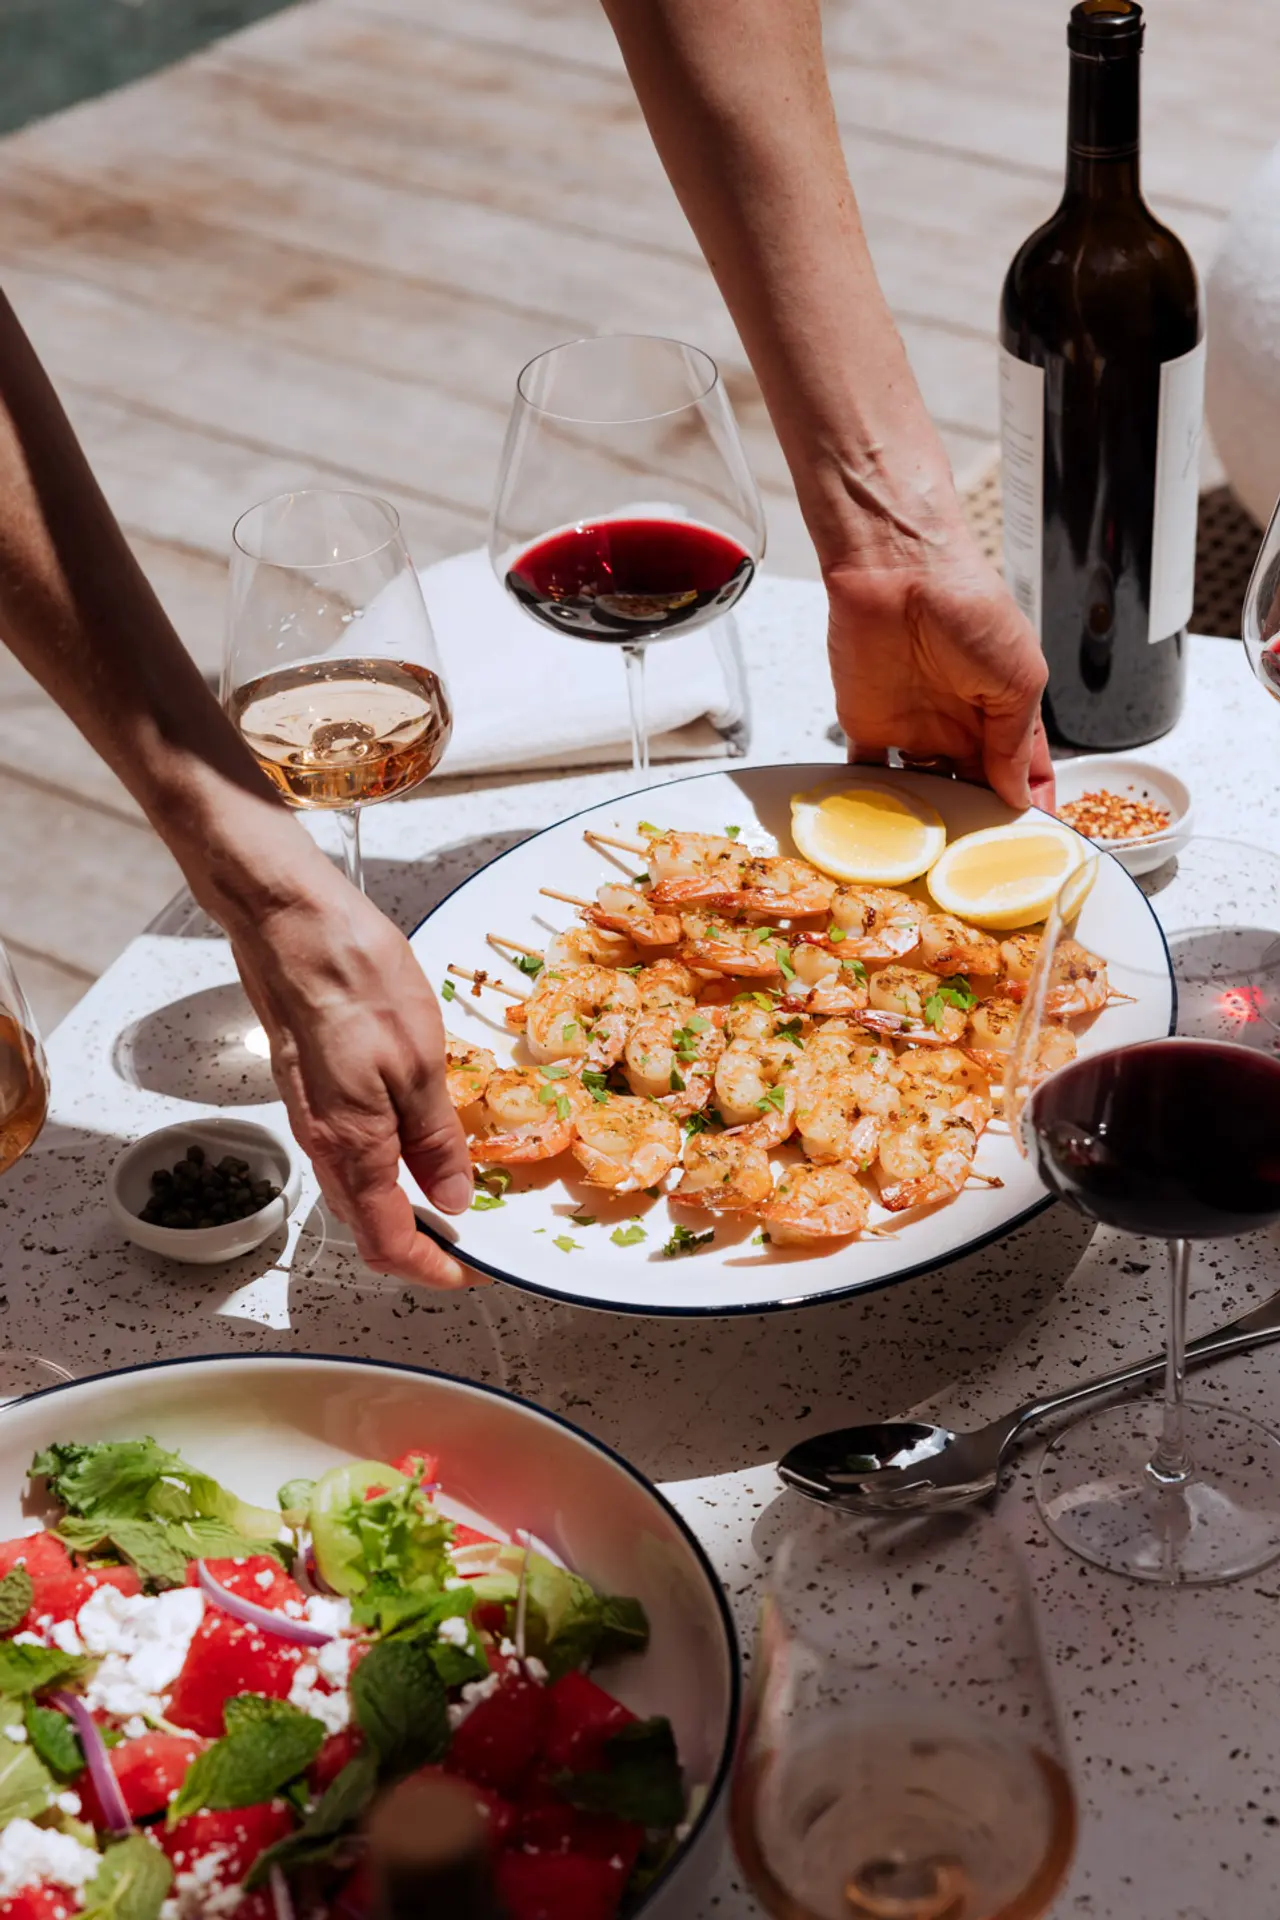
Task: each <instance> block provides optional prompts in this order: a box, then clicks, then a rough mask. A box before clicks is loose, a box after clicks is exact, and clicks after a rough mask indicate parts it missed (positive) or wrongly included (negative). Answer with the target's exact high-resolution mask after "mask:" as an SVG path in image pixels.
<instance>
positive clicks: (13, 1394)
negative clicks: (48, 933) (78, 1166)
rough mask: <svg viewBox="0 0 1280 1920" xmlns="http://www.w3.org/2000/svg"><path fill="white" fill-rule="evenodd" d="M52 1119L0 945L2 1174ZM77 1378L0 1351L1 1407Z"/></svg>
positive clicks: (24, 1010) (23, 1009) (29, 1022)
mask: <svg viewBox="0 0 1280 1920" xmlns="http://www.w3.org/2000/svg"><path fill="white" fill-rule="evenodd" d="M48 1115H49V1068H48V1064H47V1062H46V1060H45V1057H44V1047H43V1046H42V1044H41V1041H40V1030H39V1028H38V1027H37V1025H36V1019H35V1015H34V1014H33V1013H32V1011H31V1008H30V1006H29V1005H28V1002H27V997H26V995H25V994H24V993H23V991H22V985H21V982H20V981H19V979H18V976H17V974H16V973H15V972H14V970H13V966H12V963H11V962H10V959H9V956H8V954H7V953H6V952H5V949H4V946H3V944H0V1175H3V1174H7V1173H8V1172H9V1171H10V1169H11V1168H12V1167H15V1166H16V1165H17V1164H18V1162H19V1161H20V1160H21V1158H22V1156H23V1154H25V1153H26V1152H28V1151H29V1149H30V1148H31V1147H32V1146H33V1145H34V1143H35V1142H36V1140H37V1139H38V1138H39V1137H40V1133H41V1130H42V1128H43V1127H44V1123H45V1121H46V1119H47V1118H48ZM72 1377H73V1376H72V1375H71V1374H70V1373H68V1371H67V1369H66V1368H65V1367H62V1366H59V1365H58V1363H57V1361H56V1360H46V1359H44V1358H43V1357H42V1356H41V1355H40V1354H38V1353H28V1352H26V1351H25V1350H24V1349H23V1348H21V1347H0V1406H4V1405H6V1404H7V1403H8V1402H9V1401H10V1400H18V1399H20V1398H21V1397H22V1396H23V1395H24V1394H28V1393H37V1392H39V1390H40V1389H41V1388H42V1387H55V1386H62V1385H65V1384H66V1382H67V1381H68V1380H70V1379H71V1378H72Z"/></svg>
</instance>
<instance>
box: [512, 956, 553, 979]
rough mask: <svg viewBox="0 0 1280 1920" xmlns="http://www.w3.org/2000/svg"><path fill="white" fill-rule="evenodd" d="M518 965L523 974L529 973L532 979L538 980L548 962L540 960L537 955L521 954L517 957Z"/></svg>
mask: <svg viewBox="0 0 1280 1920" xmlns="http://www.w3.org/2000/svg"><path fill="white" fill-rule="evenodd" d="M516 965H517V966H518V967H519V969H520V971H521V973H527V974H528V975H529V977H530V979H533V980H536V979H537V977H538V975H539V974H540V973H541V972H542V969H543V967H544V966H545V965H546V962H545V961H544V960H541V959H539V957H538V955H537V954H536V953H519V954H517V955H516Z"/></svg>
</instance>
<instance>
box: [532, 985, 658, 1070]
mask: <svg viewBox="0 0 1280 1920" xmlns="http://www.w3.org/2000/svg"><path fill="white" fill-rule="evenodd" d="M639 1012H640V994H639V990H638V988H637V987H636V983H635V981H634V980H633V979H632V978H631V975H630V974H628V973H620V972H619V971H618V969H617V968H616V967H575V968H573V969H572V971H571V972H569V973H560V972H559V971H557V970H556V969H554V968H549V967H544V968H543V970H542V972H541V973H540V974H539V975H538V980H537V984H536V985H535V987H534V989H533V992H532V993H531V994H530V995H529V997H528V999H527V1000H526V1001H525V1002H524V1005H523V1006H522V1007H521V1008H520V1009H519V1013H518V1021H519V1024H520V1025H521V1026H523V1028H524V1036H525V1040H526V1042H527V1044H528V1047H529V1051H530V1053H531V1054H532V1055H533V1057H534V1059H535V1060H540V1061H544V1060H571V1061H575V1062H576V1063H577V1064H578V1065H579V1066H582V1067H591V1068H595V1069H600V1068H603V1067H611V1066H612V1065H613V1063H614V1061H615V1060H617V1059H618V1057H619V1055H620V1054H621V1052H622V1049H623V1046H624V1045H625V1043H626V1038H627V1034H628V1032H629V1031H630V1029H631V1027H632V1025H633V1024H634V1022H635V1019H636V1017H637V1015H638V1014H639ZM516 1014H517V1010H516V1009H515V1008H514V1007H509V1008H508V1009H507V1019H508V1020H509V1021H511V1023H512V1024H513V1025H514V1024H516V1020H515V1019H513V1015H516Z"/></svg>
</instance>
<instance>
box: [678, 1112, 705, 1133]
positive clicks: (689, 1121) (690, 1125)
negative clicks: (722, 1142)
mask: <svg viewBox="0 0 1280 1920" xmlns="http://www.w3.org/2000/svg"><path fill="white" fill-rule="evenodd" d="M710 1124H711V1122H710V1121H709V1120H708V1119H707V1116H706V1114H705V1113H698V1112H697V1111H696V1110H695V1111H694V1112H693V1113H691V1114H689V1115H687V1116H686V1119H685V1123H684V1130H685V1132H686V1134H689V1135H692V1134H695V1133H705V1132H706V1130H707V1128H708V1127H709V1126H710Z"/></svg>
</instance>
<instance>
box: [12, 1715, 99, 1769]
mask: <svg viewBox="0 0 1280 1920" xmlns="http://www.w3.org/2000/svg"><path fill="white" fill-rule="evenodd" d="M22 1721H23V1725H24V1726H25V1727H26V1729H27V1739H28V1741H29V1742H30V1744H31V1751H32V1752H33V1753H35V1754H37V1755H38V1756H39V1758H40V1759H41V1760H42V1761H43V1762H44V1764H45V1766H46V1767H48V1769H49V1771H50V1773H51V1774H53V1775H54V1776H55V1778H56V1779H57V1780H58V1781H60V1782H63V1783H65V1782H66V1781H68V1780H74V1779H75V1777H76V1775H77V1774H78V1773H83V1772H84V1748H83V1747H82V1746H81V1745H80V1736H79V1734H78V1733H77V1732H76V1730H75V1728H74V1727H73V1726H72V1724H71V1722H70V1720H69V1719H68V1718H67V1716H66V1714H65V1713H59V1712H58V1709H57V1708H56V1707H38V1706H37V1705H36V1703H35V1701H34V1700H28V1701H27V1703H26V1708H25V1710H24V1712H23V1715H22Z"/></svg>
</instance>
